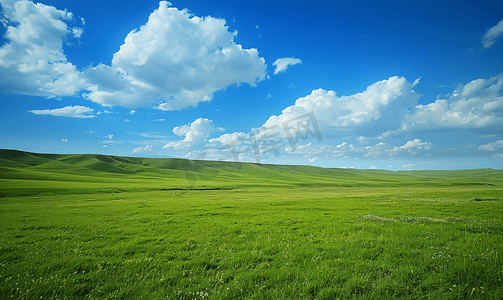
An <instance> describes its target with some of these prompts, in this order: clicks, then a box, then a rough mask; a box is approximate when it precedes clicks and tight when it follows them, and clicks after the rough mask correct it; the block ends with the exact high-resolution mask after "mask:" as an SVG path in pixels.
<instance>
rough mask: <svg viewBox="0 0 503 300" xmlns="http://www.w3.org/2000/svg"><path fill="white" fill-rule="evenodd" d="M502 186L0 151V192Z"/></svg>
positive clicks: (493, 181) (471, 179)
mask: <svg viewBox="0 0 503 300" xmlns="http://www.w3.org/2000/svg"><path fill="white" fill-rule="evenodd" d="M425 185H433V186H453V185H465V186H466V185H487V186H488V187H489V186H503V171H502V170H493V169H477V170H456V171H407V172H405V171H400V172H392V171H385V170H352V169H333V168H320V167H312V166H298V165H267V164H256V163H235V162H222V161H196V160H187V159H178V158H137V157H120V156H111V155H99V154H40V153H30V152H24V151H18V150H0V196H5V195H18V194H19V195H31V194H37V193H41V192H42V193H53V192H65V191H66V192H67V193H95V192H110V191H138V190H159V189H164V190H176V189H236V188H240V187H253V186H262V187H271V188H273V187H292V188H295V187H304V188H308V187H317V186H333V187H337V186H341V187H344V186H375V187H394V186H425Z"/></svg>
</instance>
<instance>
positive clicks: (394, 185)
mask: <svg viewBox="0 0 503 300" xmlns="http://www.w3.org/2000/svg"><path fill="white" fill-rule="evenodd" d="M0 220H1V222H0V233H1V235H0V298H1V299H396V298H401V299H501V297H502V296H501V295H503V282H502V280H503V258H502V256H503V171H500V170H492V169H483V170H460V171H409V172H389V171H382V170H342V169H324V168H317V167H308V166H279V165H260V164H251V163H231V162H212V161H189V160H183V159H161V158H127V157H114V156H104V155H51V154H36V153H27V152H21V151H13V150H0Z"/></svg>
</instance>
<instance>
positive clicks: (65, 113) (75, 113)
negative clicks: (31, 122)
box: [29, 105, 96, 119]
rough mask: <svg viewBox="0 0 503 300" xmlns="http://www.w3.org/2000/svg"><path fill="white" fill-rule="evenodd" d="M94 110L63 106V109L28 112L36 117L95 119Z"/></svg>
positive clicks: (76, 106)
mask: <svg viewBox="0 0 503 300" xmlns="http://www.w3.org/2000/svg"><path fill="white" fill-rule="evenodd" d="M93 111H94V109H92V108H89V107H85V106H79V105H75V106H65V107H63V108H56V109H43V110H30V111H29V112H31V113H34V114H36V115H51V116H59V117H70V118H80V119H84V118H95V117H96V116H95V115H92V114H90V113H92V112H93Z"/></svg>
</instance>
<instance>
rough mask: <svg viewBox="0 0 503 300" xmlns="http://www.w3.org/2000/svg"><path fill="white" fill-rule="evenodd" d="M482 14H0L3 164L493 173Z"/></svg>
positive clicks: (307, 10) (272, 5)
mask: <svg viewBox="0 0 503 300" xmlns="http://www.w3.org/2000/svg"><path fill="white" fill-rule="evenodd" d="M497 2H498V1H462V2H460V1H420V2H419V1H417V2H415V3H409V2H408V1H344V2H342V1H290V2H288V3H286V2H284V1H238V2H236V1H195V0H194V1H172V2H171V3H169V2H165V1H160V2H159V1H149V0H146V1H141V2H136V1H115V0H111V1H85V2H84V1H49V0H48V1H43V2H42V3H37V2H30V1H13V0H0V4H1V8H2V13H1V16H0V19H1V20H2V23H3V26H1V27H0V36H1V38H0V45H1V48H0V99H1V101H0V105H1V109H0V124H1V126H0V148H8V149H19V150H25V151H33V152H44V153H101V154H112V155H123V156H143V157H182V158H191V159H196V158H197V159H211V160H230V161H236V160H239V161H249V162H260V163H274V164H306V165H315V166H323V167H335V168H352V167H354V168H359V169H368V168H378V169H387V170H409V169H462V168H463V169H464V168H499V169H501V168H503V73H502V72H503V61H502V59H503V3H497Z"/></svg>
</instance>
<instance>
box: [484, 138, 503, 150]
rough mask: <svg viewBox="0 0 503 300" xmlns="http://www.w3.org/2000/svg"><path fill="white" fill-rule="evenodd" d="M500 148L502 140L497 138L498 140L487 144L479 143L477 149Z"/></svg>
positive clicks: (502, 143)
mask: <svg viewBox="0 0 503 300" xmlns="http://www.w3.org/2000/svg"><path fill="white" fill-rule="evenodd" d="M500 148H503V140H499V141H496V142H492V143H489V144H485V145H480V146H479V148H478V150H482V151H496V150H498V149H500Z"/></svg>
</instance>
